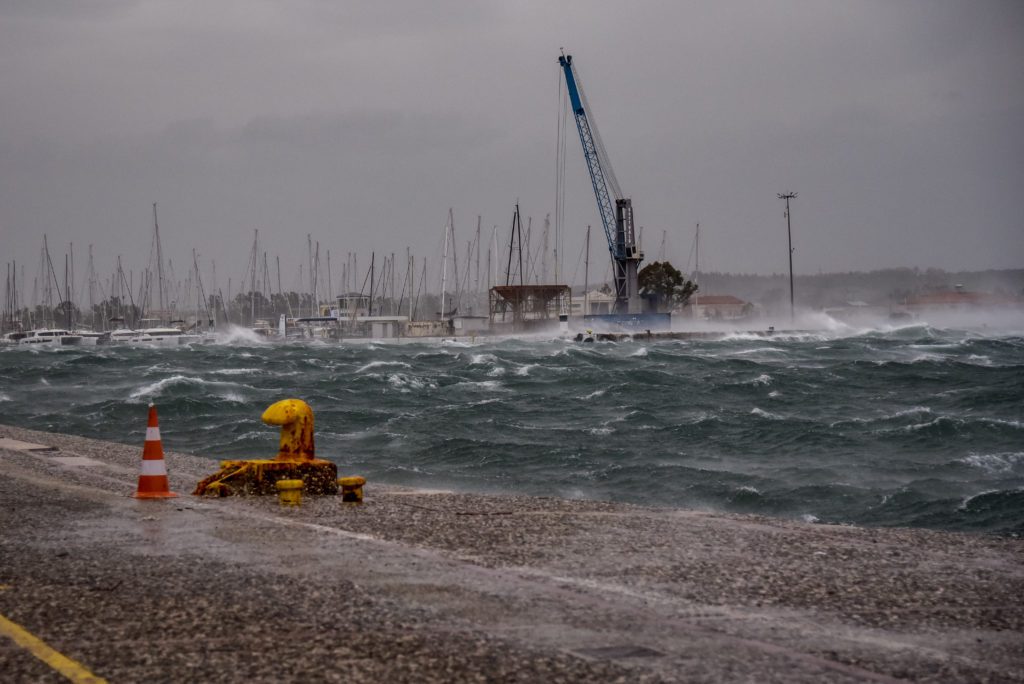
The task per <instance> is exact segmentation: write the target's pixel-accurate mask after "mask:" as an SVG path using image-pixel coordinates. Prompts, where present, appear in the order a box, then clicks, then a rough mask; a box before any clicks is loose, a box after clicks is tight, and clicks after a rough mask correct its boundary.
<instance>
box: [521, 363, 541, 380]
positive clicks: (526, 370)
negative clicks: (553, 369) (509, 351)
mask: <svg viewBox="0 0 1024 684" xmlns="http://www.w3.org/2000/svg"><path fill="white" fill-rule="evenodd" d="M532 368H538V366H537V364H535V363H528V364H526V365H525V366H520V367H519V368H516V375H518V376H520V377H524V378H525V377H526V376H528V375H529V374H530V369H532Z"/></svg>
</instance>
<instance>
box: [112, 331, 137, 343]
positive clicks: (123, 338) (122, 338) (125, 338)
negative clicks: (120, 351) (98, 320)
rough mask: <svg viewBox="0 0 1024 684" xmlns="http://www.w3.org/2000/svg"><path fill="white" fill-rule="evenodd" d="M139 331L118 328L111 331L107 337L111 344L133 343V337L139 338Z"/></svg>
mask: <svg viewBox="0 0 1024 684" xmlns="http://www.w3.org/2000/svg"><path fill="white" fill-rule="evenodd" d="M138 334H139V331H138V330H132V329H131V328H118V329H117V330H111V331H110V334H109V336H108V337H107V342H108V343H109V344H126V343H128V342H131V341H132V338H133V337H136V336H138Z"/></svg>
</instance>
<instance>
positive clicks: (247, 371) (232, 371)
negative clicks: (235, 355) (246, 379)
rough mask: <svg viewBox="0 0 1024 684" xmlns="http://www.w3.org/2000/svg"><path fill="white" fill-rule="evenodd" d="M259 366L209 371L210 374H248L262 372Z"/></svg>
mask: <svg viewBox="0 0 1024 684" xmlns="http://www.w3.org/2000/svg"><path fill="white" fill-rule="evenodd" d="M262 372H263V371H262V370H261V369H259V368H222V369H221V370H215V371H210V372H209V373H210V375H249V374H251V373H262Z"/></svg>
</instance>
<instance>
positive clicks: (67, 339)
mask: <svg viewBox="0 0 1024 684" xmlns="http://www.w3.org/2000/svg"><path fill="white" fill-rule="evenodd" d="M24 334H25V336H24V337H22V338H21V339H19V340H18V344H50V345H54V346H68V345H76V344H81V343H82V336H81V335H75V334H73V333H71V332H69V331H67V330H64V329H63V328H47V329H41V330H28V331H26V332H25V333H24Z"/></svg>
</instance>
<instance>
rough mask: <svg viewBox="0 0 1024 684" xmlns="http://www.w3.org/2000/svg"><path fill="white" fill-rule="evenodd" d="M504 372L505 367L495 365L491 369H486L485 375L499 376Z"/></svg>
mask: <svg viewBox="0 0 1024 684" xmlns="http://www.w3.org/2000/svg"><path fill="white" fill-rule="evenodd" d="M504 374H505V369H504V368H502V367H501V366H495V367H494V368H492V369H491V370H489V371H487V376H488V377H491V378H500V377H501V376H503V375H504Z"/></svg>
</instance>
